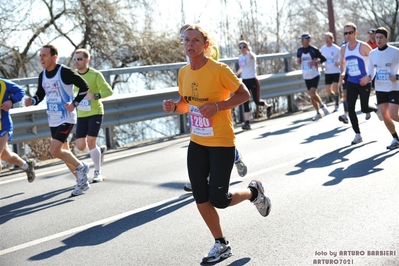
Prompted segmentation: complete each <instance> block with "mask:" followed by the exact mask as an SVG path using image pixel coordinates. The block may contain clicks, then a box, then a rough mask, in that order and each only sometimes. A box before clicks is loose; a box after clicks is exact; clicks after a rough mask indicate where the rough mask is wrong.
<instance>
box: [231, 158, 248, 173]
mask: <svg viewBox="0 0 399 266" xmlns="http://www.w3.org/2000/svg"><path fill="white" fill-rule="evenodd" d="M234 164H235V165H236V167H237V172H238V174H239V176H241V177H244V176H245V175H246V174H247V172H248V168H247V166H246V165H245V163H244V162H243V161H242V156H241V155H240V158H239V159H238V160H237V161H236V162H235V163H234Z"/></svg>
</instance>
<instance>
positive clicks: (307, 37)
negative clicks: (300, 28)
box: [299, 33, 310, 39]
mask: <svg viewBox="0 0 399 266" xmlns="http://www.w3.org/2000/svg"><path fill="white" fill-rule="evenodd" d="M299 39H310V34H308V33H304V34H302V36H301V38H299Z"/></svg>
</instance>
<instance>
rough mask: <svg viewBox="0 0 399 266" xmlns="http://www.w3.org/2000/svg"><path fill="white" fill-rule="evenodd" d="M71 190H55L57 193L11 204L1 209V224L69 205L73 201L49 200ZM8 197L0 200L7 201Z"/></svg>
mask: <svg viewBox="0 0 399 266" xmlns="http://www.w3.org/2000/svg"><path fill="white" fill-rule="evenodd" d="M71 190H72V188H71V187H67V188H63V189H59V190H55V191H52V192H49V193H46V194H43V195H39V196H36V197H33V198H29V199H25V200H22V201H19V202H15V203H13V204H10V205H7V206H4V207H0V224H4V223H6V222H8V221H9V220H12V219H14V218H17V217H22V216H25V215H29V214H31V213H34V212H37V211H41V210H43V209H47V208H50V207H54V206H58V205H62V204H65V203H68V202H70V201H73V200H71V199H68V198H64V199H59V200H54V201H50V202H49V199H51V198H53V197H56V196H58V195H60V194H64V193H66V192H70V191H71ZM19 194H23V193H18V194H16V195H19ZM16 195H11V196H8V197H13V196H16ZM8 197H3V198H1V199H0V200H2V199H6V198H8ZM36 204H38V205H36Z"/></svg>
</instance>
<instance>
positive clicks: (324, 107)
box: [321, 105, 330, 116]
mask: <svg viewBox="0 0 399 266" xmlns="http://www.w3.org/2000/svg"><path fill="white" fill-rule="evenodd" d="M321 109H323V112H324V115H325V116H326V115H329V114H330V111H328V109H327V108H326V105H323V107H322V108H321Z"/></svg>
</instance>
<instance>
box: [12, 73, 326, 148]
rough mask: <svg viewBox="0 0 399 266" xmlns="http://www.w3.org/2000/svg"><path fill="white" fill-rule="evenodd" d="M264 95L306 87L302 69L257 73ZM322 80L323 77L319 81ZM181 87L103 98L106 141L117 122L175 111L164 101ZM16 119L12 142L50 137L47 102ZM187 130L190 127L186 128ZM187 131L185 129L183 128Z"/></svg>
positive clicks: (15, 114) (19, 112)
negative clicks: (163, 102)
mask: <svg viewBox="0 0 399 266" xmlns="http://www.w3.org/2000/svg"><path fill="white" fill-rule="evenodd" d="M258 78H259V81H260V84H261V88H260V93H261V98H262V99H267V98H273V97H278V96H285V95H293V94H296V93H300V92H304V91H306V87H305V82H304V81H303V77H302V72H301V71H293V72H289V73H279V74H270V75H261V76H258ZM321 82H322V80H321V81H320V84H322V83H321ZM178 97H179V95H178V88H177V87H172V88H167V89H160V90H153V91H146V92H143V93H129V94H120V95H113V96H111V97H109V98H106V99H104V100H103V103H104V109H105V115H104V122H103V127H104V128H108V129H109V130H108V131H109V133H110V136H109V139H108V140H107V145H108V146H110V147H114V145H115V143H114V141H115V139H114V136H113V134H112V132H113V128H114V127H115V126H119V125H124V124H128V123H134V122H139V121H145V120H151V119H155V118H161V117H165V116H170V115H176V114H165V113H164V112H163V110H162V107H161V104H162V100H164V99H176V100H177V99H178ZM10 113H11V116H12V119H13V121H14V135H13V140H12V141H11V144H18V143H22V142H27V141H32V140H37V139H43V138H47V137H50V130H49V127H48V121H47V113H46V106H32V107H22V108H14V109H11V110H10ZM185 130H186V132H187V128H185ZM182 133H185V132H182Z"/></svg>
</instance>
